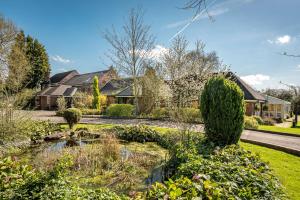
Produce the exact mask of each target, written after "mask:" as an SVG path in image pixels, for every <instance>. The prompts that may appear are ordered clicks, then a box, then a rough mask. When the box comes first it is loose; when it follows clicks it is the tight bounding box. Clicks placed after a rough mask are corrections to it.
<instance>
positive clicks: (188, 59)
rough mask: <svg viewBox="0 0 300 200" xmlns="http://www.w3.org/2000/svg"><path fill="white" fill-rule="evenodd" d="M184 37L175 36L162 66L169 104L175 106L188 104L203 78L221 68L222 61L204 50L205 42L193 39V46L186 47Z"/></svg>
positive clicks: (201, 86)
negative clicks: (168, 90) (194, 42)
mask: <svg viewBox="0 0 300 200" xmlns="http://www.w3.org/2000/svg"><path fill="white" fill-rule="evenodd" d="M187 46H188V42H187V40H186V39H185V38H184V37H182V36H179V37H177V38H175V39H174V41H173V43H172V46H171V47H170V48H169V51H168V53H167V54H166V55H165V57H164V59H163V60H164V61H163V66H164V69H165V74H166V76H167V77H166V79H168V80H169V86H170V89H171V93H172V97H173V100H172V101H173V103H174V104H175V106H176V107H186V106H191V105H192V103H193V102H195V101H197V100H198V96H199V94H200V92H201V90H202V89H203V87H204V85H205V83H206V81H207V80H208V79H209V78H210V77H212V76H213V75H214V73H217V72H220V71H222V70H223V69H222V64H221V62H220V61H219V58H218V57H217V55H216V53H215V52H210V53H205V52H204V48H205V45H204V44H203V43H202V42H200V41H197V42H196V44H195V49H194V50H192V51H188V50H187Z"/></svg>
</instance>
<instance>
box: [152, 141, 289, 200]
mask: <svg viewBox="0 0 300 200" xmlns="http://www.w3.org/2000/svg"><path fill="white" fill-rule="evenodd" d="M191 149H192V148H191V147H185V146H182V145H180V146H178V149H177V150H176V151H177V154H174V155H175V157H177V160H179V164H178V165H177V169H176V171H175V173H174V176H173V177H172V179H170V180H169V181H167V182H165V184H161V183H156V185H154V186H153V187H152V189H151V190H150V191H149V192H148V194H147V198H148V199H164V198H167V197H168V198H169V199H193V198H197V197H198V198H199V197H201V198H202V199H283V198H284V195H283V193H282V188H281V186H280V184H279V181H278V180H277V178H276V177H275V176H274V175H273V174H272V171H271V170H270V169H269V167H268V166H267V165H266V164H265V163H264V162H262V161H261V160H260V158H259V157H258V156H257V155H254V154H251V152H249V151H246V150H244V149H242V148H240V147H239V146H238V145H231V146H227V147H225V148H223V149H220V148H218V147H214V146H212V145H209V144H205V143H202V144H198V145H197V147H196V149H197V151H191ZM198 152H199V153H200V154H199V153H198ZM173 159H176V158H173Z"/></svg>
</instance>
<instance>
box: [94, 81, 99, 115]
mask: <svg viewBox="0 0 300 200" xmlns="http://www.w3.org/2000/svg"><path fill="white" fill-rule="evenodd" d="M93 97H94V99H93V108H95V109H97V110H100V90H99V81H98V77H97V76H95V77H94V83H93Z"/></svg>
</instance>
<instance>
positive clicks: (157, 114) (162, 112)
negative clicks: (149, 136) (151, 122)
mask: <svg viewBox="0 0 300 200" xmlns="http://www.w3.org/2000/svg"><path fill="white" fill-rule="evenodd" d="M151 116H152V117H153V118H157V119H159V118H165V117H169V111H168V109H167V108H154V109H153V110H152V112H151Z"/></svg>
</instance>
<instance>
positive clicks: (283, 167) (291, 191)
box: [240, 142, 300, 200]
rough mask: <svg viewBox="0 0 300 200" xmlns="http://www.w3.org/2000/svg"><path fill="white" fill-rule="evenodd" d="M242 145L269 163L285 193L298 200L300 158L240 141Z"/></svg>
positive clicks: (293, 199) (299, 197)
mask: <svg viewBox="0 0 300 200" xmlns="http://www.w3.org/2000/svg"><path fill="white" fill-rule="evenodd" d="M240 144H241V146H242V147H244V148H245V149H247V150H250V151H252V152H253V153H258V154H260V156H261V159H262V160H263V161H265V162H268V163H269V166H270V167H271V169H273V170H274V173H275V174H276V175H277V177H278V178H279V180H280V182H281V183H282V185H283V186H284V187H285V188H286V193H287V195H288V196H289V197H290V198H291V199H292V200H300V168H299V166H300V158H299V157H297V156H294V155H291V154H287V153H284V152H281V151H277V150H273V149H269V148H266V147H260V146H257V145H253V144H247V143H243V142H241V143H240Z"/></svg>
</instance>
